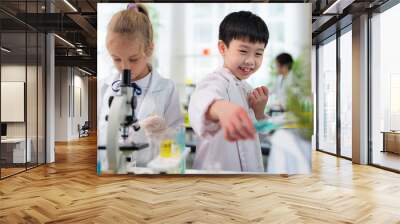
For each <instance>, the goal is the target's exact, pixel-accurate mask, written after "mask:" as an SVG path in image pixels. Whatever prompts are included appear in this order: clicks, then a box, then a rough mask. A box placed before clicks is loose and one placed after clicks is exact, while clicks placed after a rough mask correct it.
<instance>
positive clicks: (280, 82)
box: [270, 53, 293, 115]
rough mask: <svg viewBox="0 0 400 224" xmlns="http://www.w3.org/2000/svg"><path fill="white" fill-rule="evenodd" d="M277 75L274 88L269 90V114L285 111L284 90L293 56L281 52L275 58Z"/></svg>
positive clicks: (285, 89)
mask: <svg viewBox="0 0 400 224" xmlns="http://www.w3.org/2000/svg"><path fill="white" fill-rule="evenodd" d="M275 64H276V69H277V73H278V75H277V77H276V80H275V85H274V88H272V91H271V98H272V100H271V101H270V103H271V105H270V114H271V115H272V113H274V112H285V111H286V91H287V88H288V85H289V79H290V76H291V75H290V73H291V70H292V65H293V58H292V56H291V55H290V54H288V53H281V54H279V55H278V56H276V58H275Z"/></svg>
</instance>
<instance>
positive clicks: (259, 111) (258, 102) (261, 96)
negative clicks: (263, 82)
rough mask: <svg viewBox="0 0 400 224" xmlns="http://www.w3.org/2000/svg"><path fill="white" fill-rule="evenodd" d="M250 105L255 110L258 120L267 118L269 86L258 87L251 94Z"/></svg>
mask: <svg viewBox="0 0 400 224" xmlns="http://www.w3.org/2000/svg"><path fill="white" fill-rule="evenodd" d="M248 97H249V105H250V107H251V108H252V109H253V110H254V114H255V116H256V119H257V120H261V119H264V118H265V114H264V109H265V106H266V105H267V102H268V88H267V87H265V86H261V87H257V88H255V89H253V91H251V93H250V94H249V96H248Z"/></svg>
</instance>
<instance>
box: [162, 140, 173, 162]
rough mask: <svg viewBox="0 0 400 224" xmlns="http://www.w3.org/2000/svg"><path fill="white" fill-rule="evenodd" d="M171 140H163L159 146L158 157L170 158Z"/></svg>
mask: <svg viewBox="0 0 400 224" xmlns="http://www.w3.org/2000/svg"><path fill="white" fill-rule="evenodd" d="M171 148H172V140H171V139H166V140H163V141H162V142H161V144H160V157H162V158H170V157H171Z"/></svg>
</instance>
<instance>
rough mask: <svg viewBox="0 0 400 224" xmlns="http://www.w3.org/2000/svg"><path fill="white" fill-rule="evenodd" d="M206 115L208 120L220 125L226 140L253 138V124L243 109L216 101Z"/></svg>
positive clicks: (254, 131) (229, 103)
mask: <svg viewBox="0 0 400 224" xmlns="http://www.w3.org/2000/svg"><path fill="white" fill-rule="evenodd" d="M207 114H208V117H209V119H211V120H214V121H216V122H219V123H220V125H221V127H222V129H223V130H224V134H225V139H226V140H228V141H238V140H245V139H254V138H255V134H256V130H255V128H254V126H253V122H252V121H251V119H250V117H249V115H248V114H247V112H246V110H245V109H244V108H243V107H241V106H238V105H236V104H233V103H231V102H229V101H226V100H218V101H215V102H214V103H213V104H212V105H211V106H210V108H209V110H208V113H207Z"/></svg>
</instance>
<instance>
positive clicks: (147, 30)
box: [107, 4, 153, 53]
mask: <svg viewBox="0 0 400 224" xmlns="http://www.w3.org/2000/svg"><path fill="white" fill-rule="evenodd" d="M107 31H108V33H110V32H113V33H116V34H120V35H123V36H127V37H133V38H137V37H138V35H139V36H140V37H142V38H143V41H144V51H145V52H147V53H148V52H149V50H150V46H152V43H153V27H152V25H151V22H150V19H149V13H148V11H147V9H146V7H145V6H144V5H142V4H132V5H130V6H128V8H127V9H125V10H122V11H119V12H118V13H116V14H114V15H113V17H112V18H111V21H110V23H109V24H108V27H107ZM107 36H108V35H107ZM107 39H108V38H107Z"/></svg>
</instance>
